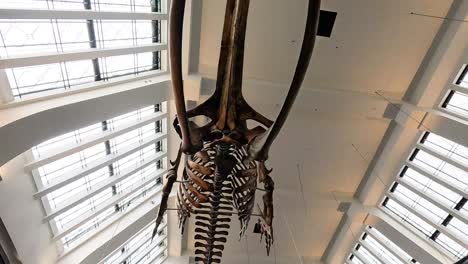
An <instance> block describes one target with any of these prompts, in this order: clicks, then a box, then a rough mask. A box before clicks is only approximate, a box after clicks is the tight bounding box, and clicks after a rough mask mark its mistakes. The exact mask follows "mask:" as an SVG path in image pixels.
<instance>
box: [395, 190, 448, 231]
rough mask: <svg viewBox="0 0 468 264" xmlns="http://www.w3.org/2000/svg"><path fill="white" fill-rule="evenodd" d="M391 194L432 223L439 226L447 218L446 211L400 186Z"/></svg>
mask: <svg viewBox="0 0 468 264" xmlns="http://www.w3.org/2000/svg"><path fill="white" fill-rule="evenodd" d="M393 193H394V195H395V197H396V198H397V199H398V200H399V201H400V202H402V203H404V204H406V205H407V206H410V207H412V208H414V209H415V210H416V211H418V212H420V213H422V214H423V215H425V216H426V217H427V218H428V219H429V220H430V221H431V222H433V223H438V224H440V223H442V221H443V220H444V219H445V218H446V217H447V216H448V213H447V212H446V211H444V210H442V209H441V208H439V207H437V206H435V205H434V204H432V203H430V202H429V201H427V200H425V199H424V198H422V197H420V196H419V195H417V194H415V193H413V192H412V191H410V190H409V189H407V188H406V187H404V186H402V185H398V186H397V187H396V188H395V191H394V192H393Z"/></svg>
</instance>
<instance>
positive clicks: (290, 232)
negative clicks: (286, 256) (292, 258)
mask: <svg viewBox="0 0 468 264" xmlns="http://www.w3.org/2000/svg"><path fill="white" fill-rule="evenodd" d="M276 204H277V205H278V211H280V215H281V216H282V218H283V221H284V223H285V224H286V228H287V229H288V232H289V235H290V236H291V241H292V242H293V246H294V249H295V250H296V254H297V257H298V258H299V263H301V264H304V262H303V260H302V257H301V254H300V252H299V248H298V247H297V244H296V240H295V239H294V235H293V232H292V230H291V226H290V224H289V221H288V219H287V217H286V216H285V214H284V212H283V210H282V207H281V205H280V202H279V200H278V198H276Z"/></svg>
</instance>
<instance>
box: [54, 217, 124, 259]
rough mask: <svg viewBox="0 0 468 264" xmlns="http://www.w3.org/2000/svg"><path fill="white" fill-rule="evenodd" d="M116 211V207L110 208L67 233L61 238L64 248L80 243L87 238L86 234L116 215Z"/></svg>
mask: <svg viewBox="0 0 468 264" xmlns="http://www.w3.org/2000/svg"><path fill="white" fill-rule="evenodd" d="M115 213H116V212H115V209H114V208H109V209H107V210H105V211H104V212H102V213H100V214H99V215H97V216H96V217H95V218H93V219H91V220H89V221H88V222H86V223H85V224H83V225H81V226H80V227H79V228H77V229H75V230H74V231H72V232H71V233H70V234H68V235H66V236H65V237H64V238H62V239H61V241H62V243H63V247H64V249H65V250H67V249H69V248H71V247H74V246H75V245H77V244H79V243H80V242H81V241H82V240H84V239H85V238H86V235H88V236H89V234H90V232H91V231H93V230H95V229H97V228H98V227H99V226H100V225H102V224H103V223H104V222H105V221H107V220H109V219H110V217H112V215H114V214H115Z"/></svg>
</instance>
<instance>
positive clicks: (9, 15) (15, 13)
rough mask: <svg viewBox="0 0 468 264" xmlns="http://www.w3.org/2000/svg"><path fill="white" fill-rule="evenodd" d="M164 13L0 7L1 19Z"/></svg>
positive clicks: (140, 16)
mask: <svg viewBox="0 0 468 264" xmlns="http://www.w3.org/2000/svg"><path fill="white" fill-rule="evenodd" d="M167 17H168V16H167V14H165V13H154V12H153V13H150V12H148V13H138V12H108V11H94V10H60V9H53V10H47V9H14V8H11V9H10V8H0V18H2V19H86V20H94V19H106V20H167Z"/></svg>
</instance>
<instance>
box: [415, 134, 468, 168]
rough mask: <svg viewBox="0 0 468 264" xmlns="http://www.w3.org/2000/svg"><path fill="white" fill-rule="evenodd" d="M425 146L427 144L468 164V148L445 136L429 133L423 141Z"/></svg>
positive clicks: (453, 158)
mask: <svg viewBox="0 0 468 264" xmlns="http://www.w3.org/2000/svg"><path fill="white" fill-rule="evenodd" d="M423 144H424V146H427V147H429V148H431V149H433V150H434V151H436V152H438V153H440V154H442V155H445V156H447V157H448V158H450V159H452V160H455V161H458V162H459V163H461V164H465V165H467V166H468V148H467V147H464V146H462V145H460V144H457V143H455V142H453V141H451V140H448V139H446V138H444V137H441V136H438V135H436V134H434V133H427V136H426V137H425V139H424V141H423Z"/></svg>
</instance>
